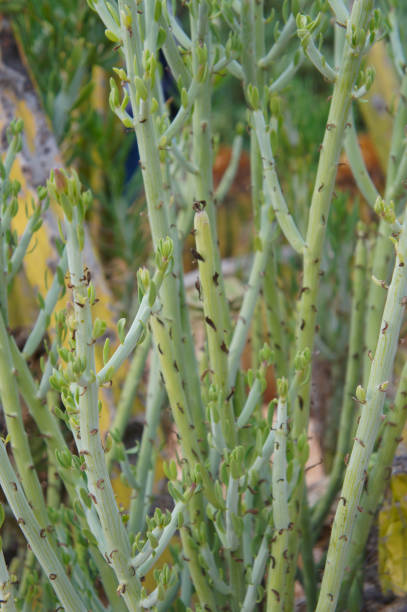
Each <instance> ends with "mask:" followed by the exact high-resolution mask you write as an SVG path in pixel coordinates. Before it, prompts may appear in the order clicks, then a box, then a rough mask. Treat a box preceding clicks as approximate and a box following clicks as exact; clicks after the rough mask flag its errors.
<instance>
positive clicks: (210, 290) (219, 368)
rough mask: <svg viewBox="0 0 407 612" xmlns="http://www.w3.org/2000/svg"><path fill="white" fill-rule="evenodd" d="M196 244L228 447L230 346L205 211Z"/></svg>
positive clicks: (232, 433)
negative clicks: (228, 345)
mask: <svg viewBox="0 0 407 612" xmlns="http://www.w3.org/2000/svg"><path fill="white" fill-rule="evenodd" d="M194 227H195V243H196V248H197V255H196V256H197V259H198V267H199V277H200V284H201V288H202V295H203V306H204V315H205V323H206V326H205V327H206V336H207V339H208V352H209V366H210V369H211V372H213V374H212V378H213V380H214V382H215V384H216V386H217V389H218V393H219V403H220V404H221V408H220V413H221V414H220V421H221V426H222V433H223V437H224V439H225V441H226V442H227V444H228V447H229V448H233V447H234V446H235V445H236V430H235V419H234V414H233V407H232V403H231V402H230V401H229V400H226V397H225V395H226V394H225V391H226V384H227V380H228V378H227V377H228V360H227V353H228V350H229V349H228V348H227V345H226V334H225V329H224V325H223V317H222V309H221V301H222V297H221V291H222V290H221V287H220V284H219V273H218V270H217V268H216V251H215V248H214V245H213V242H212V231H211V226H210V221H209V217H208V215H207V214H206V211H205V210H202V211H200V212H197V213H196V215H195V223H194Z"/></svg>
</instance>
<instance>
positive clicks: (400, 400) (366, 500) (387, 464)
mask: <svg viewBox="0 0 407 612" xmlns="http://www.w3.org/2000/svg"><path fill="white" fill-rule="evenodd" d="M406 397H407V364H404V367H403V370H402V373H401V377H400V382H399V384H398V388H397V395H396V399H395V402H394V406H391V407H390V409H389V412H388V413H387V415H386V420H385V422H384V427H383V431H384V433H383V436H382V439H381V442H380V446H379V448H378V451H377V453H376V456H375V457H374V463H373V466H372V467H371V468H370V470H369V479H368V482H367V483H366V487H365V489H364V491H363V494H362V499H361V501H360V511H358V515H357V517H356V522H355V527H354V530H353V537H352V540H351V543H350V548H349V561H348V566H349V571H347V572H346V574H345V578H344V581H343V585H342V588H341V595H342V594H343V596H344V597H346V594H347V593H348V592H349V586H350V583H351V581H352V578H353V577H354V574H355V571H356V569H357V568H358V566H359V564H360V563H361V562H362V560H363V556H364V552H365V549H366V542H367V539H368V536H369V533H370V529H371V527H372V524H373V521H374V519H375V517H376V512H377V509H378V506H379V505H380V503H381V500H382V497H383V494H384V492H385V489H386V488H387V487H388V485H389V482H390V479H391V475H392V468H391V466H392V463H393V460H394V455H395V453H396V450H397V447H398V445H399V443H400V442H401V436H402V433H403V428H404V425H405V422H406V418H407V402H406Z"/></svg>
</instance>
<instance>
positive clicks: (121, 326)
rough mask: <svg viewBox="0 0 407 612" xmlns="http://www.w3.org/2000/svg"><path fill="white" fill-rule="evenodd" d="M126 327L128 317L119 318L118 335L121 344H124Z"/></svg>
mask: <svg viewBox="0 0 407 612" xmlns="http://www.w3.org/2000/svg"><path fill="white" fill-rule="evenodd" d="M125 327H126V318H125V317H123V318H121V319H119V321H118V322H117V335H118V336H119V340H120V343H121V344H123V342H124V339H125V337H126V330H125Z"/></svg>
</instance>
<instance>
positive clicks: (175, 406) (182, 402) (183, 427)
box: [150, 316, 219, 506]
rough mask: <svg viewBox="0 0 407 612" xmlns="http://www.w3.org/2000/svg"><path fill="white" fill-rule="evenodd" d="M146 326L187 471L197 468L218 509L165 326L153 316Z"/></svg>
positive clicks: (212, 501) (200, 442)
mask: <svg viewBox="0 0 407 612" xmlns="http://www.w3.org/2000/svg"><path fill="white" fill-rule="evenodd" d="M150 325H151V329H152V332H153V337H154V341H155V343H156V346H157V350H158V353H159V357H160V365H161V371H162V374H163V377H164V381H165V388H166V391H167V395H168V399H169V402H170V405H171V410H172V414H173V417H174V421H175V424H176V426H177V429H178V432H179V435H180V438H181V447H182V451H183V456H184V457H185V459H186V460H187V461H188V463H189V467H190V469H191V470H193V469H196V467H197V465H198V464H199V466H200V467H199V469H200V472H201V475H202V479H203V484H204V488H205V489H206V491H205V493H206V495H207V497H208V499H210V501H211V503H213V504H215V505H216V506H218V505H219V504H218V501H217V498H216V495H215V492H214V487H213V482H212V480H211V478H210V476H209V473H208V471H207V468H206V467H205V465H204V463H203V459H202V451H201V444H202V441H201V440H199V441H198V440H197V437H196V433H195V425H194V426H193V428H191V427H190V425H189V423H188V419H187V418H186V416H187V410H188V407H187V398H186V395H185V391H184V386H183V384H182V378H181V375H182V373H181V372H180V368H179V366H178V364H177V362H176V361H175V360H174V355H173V353H172V342H171V338H170V332H169V330H168V329H167V325H168V324H166V323H165V322H164V321H162V320H161V319H159V318H158V317H157V316H153V317H152V318H151V321H150Z"/></svg>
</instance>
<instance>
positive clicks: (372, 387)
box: [317, 213, 407, 612]
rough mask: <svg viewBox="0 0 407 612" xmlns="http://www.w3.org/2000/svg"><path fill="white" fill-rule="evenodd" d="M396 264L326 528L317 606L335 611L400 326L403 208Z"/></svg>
mask: <svg viewBox="0 0 407 612" xmlns="http://www.w3.org/2000/svg"><path fill="white" fill-rule="evenodd" d="M396 253H397V258H396V263H395V267H394V272H393V278H392V281H391V284H390V286H389V289H388V292H387V299H386V304H385V307H384V312H383V318H382V323H381V327H380V335H379V340H378V343H377V348H376V353H375V356H374V359H373V362H372V367H371V370H370V376H369V382H368V385H367V390H366V392H365V391H364V390H363V389H362V388H359V389H358V390H357V397H358V400H359V401H360V402H361V404H362V409H361V417H360V421H359V425H358V428H357V431H356V437H355V443H354V445H353V450H352V454H351V457H350V460H349V463H348V467H347V469H346V472H345V480H344V483H343V487H342V492H341V497H340V500H339V505H338V508H337V511H336V515H335V521H334V524H333V527H332V535H331V540H330V544H329V549H328V556H327V561H326V565H325V572H324V577H323V581H322V585H321V592H320V596H319V601H318V607H317V611H318V612H322V610H323V611H324V612H328V611H329V610H335V607H336V603H337V600H338V597H339V591H340V585H341V581H342V577H343V573H344V570H345V566H346V563H347V558H348V554H349V546H350V541H351V538H352V533H353V528H354V525H355V521H356V516H357V513H358V505H359V501H360V498H361V494H362V489H363V486H364V485H365V483H366V480H365V479H366V476H367V475H368V472H367V470H368V464H369V459H370V456H371V453H372V451H373V446H374V443H375V441H376V437H377V433H378V431H379V427H380V421H381V416H382V411H383V404H384V399H385V393H386V388H387V385H388V384H389V379H390V377H391V373H392V369H393V362H394V357H395V354H396V351H397V346H398V339H399V334H400V327H401V323H402V318H403V314H404V308H405V296H406V290H407V272H406V267H405V262H406V261H407V213H405V215H404V222H403V228H402V231H401V234H400V236H399V239H398V242H397V246H396Z"/></svg>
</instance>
